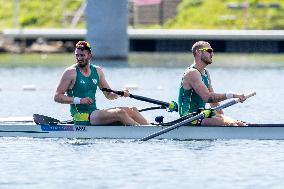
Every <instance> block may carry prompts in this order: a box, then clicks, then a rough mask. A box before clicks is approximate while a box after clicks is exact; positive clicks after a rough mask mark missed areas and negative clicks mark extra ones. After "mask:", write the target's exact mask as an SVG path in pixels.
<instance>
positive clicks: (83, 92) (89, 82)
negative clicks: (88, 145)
mask: <svg viewBox="0 0 284 189" xmlns="http://www.w3.org/2000/svg"><path fill="white" fill-rule="evenodd" d="M90 68H91V74H90V75H89V76H88V77H85V76H84V75H83V74H82V73H81V71H80V69H79V68H78V66H76V81H75V84H74V86H73V88H72V89H68V90H67V96H70V97H79V98H86V97H89V98H91V99H93V101H94V102H93V104H91V105H86V104H70V112H71V115H72V117H73V118H74V115H75V114H78V113H88V114H90V113H92V112H93V111H94V110H96V109H97V105H96V91H97V87H98V85H99V75H98V72H97V69H96V67H95V66H94V65H92V64H90ZM74 121H76V120H74Z"/></svg>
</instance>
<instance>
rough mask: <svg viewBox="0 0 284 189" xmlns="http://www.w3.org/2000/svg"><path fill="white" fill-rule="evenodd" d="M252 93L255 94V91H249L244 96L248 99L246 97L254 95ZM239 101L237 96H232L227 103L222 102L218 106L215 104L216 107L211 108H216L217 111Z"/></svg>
mask: <svg viewBox="0 0 284 189" xmlns="http://www.w3.org/2000/svg"><path fill="white" fill-rule="evenodd" d="M254 95H256V92H251V93H248V94H246V95H245V98H246V99H248V98H250V97H252V96H254ZM240 101H241V100H240V99H239V98H234V99H232V100H231V101H228V102H227V103H225V104H222V105H220V106H217V107H215V108H213V109H214V110H216V111H218V110H221V109H224V108H227V107H229V106H232V105H234V104H237V103H239V102H240Z"/></svg>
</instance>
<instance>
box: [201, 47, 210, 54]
mask: <svg viewBox="0 0 284 189" xmlns="http://www.w3.org/2000/svg"><path fill="white" fill-rule="evenodd" d="M198 50H199V51H204V52H208V53H210V54H211V53H213V51H214V50H213V49H212V48H202V49H198Z"/></svg>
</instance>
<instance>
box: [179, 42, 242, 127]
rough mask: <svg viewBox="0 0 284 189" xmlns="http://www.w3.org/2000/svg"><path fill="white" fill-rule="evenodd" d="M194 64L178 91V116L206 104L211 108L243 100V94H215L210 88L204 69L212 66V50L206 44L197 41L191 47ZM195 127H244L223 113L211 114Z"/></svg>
mask: <svg viewBox="0 0 284 189" xmlns="http://www.w3.org/2000/svg"><path fill="white" fill-rule="evenodd" d="M192 54H193V56H194V63H193V64H192V65H191V66H190V67H189V68H188V69H187V70H186V71H185V73H184V74H183V77H182V82H181V85H180V90H179V100H178V103H179V105H178V106H179V114H180V116H185V115H187V114H190V113H193V112H198V111H199V109H204V108H205V105H206V103H210V106H211V107H216V106H218V105H219V102H221V101H224V100H227V99H230V98H239V99H240V101H241V102H243V101H244V100H245V95H244V94H239V93H231V92H230V93H229V92H228V93H215V92H214V90H213V87H212V83H211V79H210V74H209V71H208V70H207V69H206V67H207V66H208V65H210V64H212V58H213V55H214V53H213V49H212V47H211V46H210V44H209V43H208V42H205V41H198V42H196V43H195V44H194V45H193V46H192ZM193 124H197V125H223V126H245V125H246V124H245V123H243V122H242V121H238V120H235V119H232V118H229V117H227V116H225V115H224V113H223V111H222V110H221V111H218V112H212V115H211V116H210V118H205V119H203V120H198V121H195V122H194V123H193Z"/></svg>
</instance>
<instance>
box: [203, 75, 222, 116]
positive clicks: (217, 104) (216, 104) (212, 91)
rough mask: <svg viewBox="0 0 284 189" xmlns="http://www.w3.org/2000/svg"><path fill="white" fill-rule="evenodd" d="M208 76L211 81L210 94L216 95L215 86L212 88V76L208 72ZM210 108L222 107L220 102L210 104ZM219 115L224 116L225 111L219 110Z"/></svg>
mask: <svg viewBox="0 0 284 189" xmlns="http://www.w3.org/2000/svg"><path fill="white" fill-rule="evenodd" d="M207 74H208V79H209V86H208V90H209V92H210V93H215V92H214V89H213V86H212V82H211V77H210V74H209V72H208V71H207ZM210 106H211V108H215V107H217V106H220V103H219V102H212V103H210ZM217 113H218V114H224V112H223V110H219V111H217Z"/></svg>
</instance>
